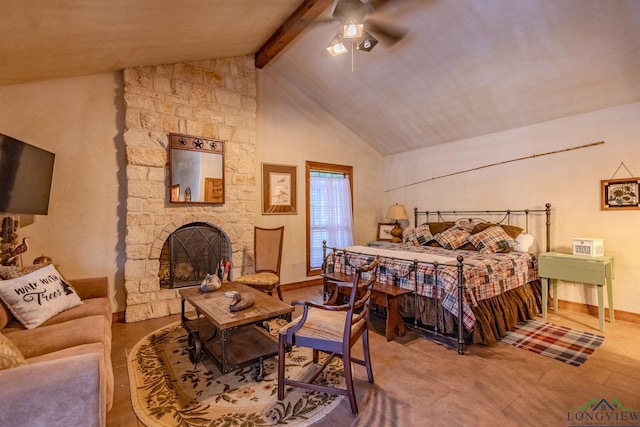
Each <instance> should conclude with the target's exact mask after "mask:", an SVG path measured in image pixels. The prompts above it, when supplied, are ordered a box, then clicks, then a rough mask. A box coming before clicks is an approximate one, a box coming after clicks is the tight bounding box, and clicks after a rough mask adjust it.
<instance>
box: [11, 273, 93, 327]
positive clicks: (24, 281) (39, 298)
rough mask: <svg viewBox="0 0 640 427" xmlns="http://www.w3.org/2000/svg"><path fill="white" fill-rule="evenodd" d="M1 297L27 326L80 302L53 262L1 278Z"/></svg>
mask: <svg viewBox="0 0 640 427" xmlns="http://www.w3.org/2000/svg"><path fill="white" fill-rule="evenodd" d="M0 298H2V301H4V303H5V304H6V305H7V307H8V308H9V310H10V311H11V313H12V314H13V315H14V317H15V318H16V319H18V320H19V321H20V323H22V324H23V325H24V327H25V328H27V329H33V328H36V327H38V326H40V325H41V324H42V323H44V322H46V321H47V320H49V319H50V318H52V317H53V316H55V315H56V314H58V313H61V312H63V311H65V310H67V309H69V308H72V307H75V306H77V305H80V304H82V301H81V300H80V297H79V296H78V294H77V293H76V292H75V290H74V289H73V288H72V287H71V286H70V285H69V284H68V283H67V282H65V281H64V279H63V278H62V275H61V274H60V273H59V272H58V271H57V270H56V268H55V267H54V266H53V265H47V266H46V267H43V268H41V269H39V270H36V271H34V272H33V273H29V274H27V275H25V276H21V277H18V278H16V279H10V280H3V281H1V282H0Z"/></svg>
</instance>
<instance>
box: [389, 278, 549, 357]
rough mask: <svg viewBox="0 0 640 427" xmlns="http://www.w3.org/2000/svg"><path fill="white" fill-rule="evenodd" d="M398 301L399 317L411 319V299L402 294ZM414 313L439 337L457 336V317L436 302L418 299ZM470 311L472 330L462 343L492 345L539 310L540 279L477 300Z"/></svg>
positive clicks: (421, 297)
mask: <svg viewBox="0 0 640 427" xmlns="http://www.w3.org/2000/svg"><path fill="white" fill-rule="evenodd" d="M399 302H400V314H401V315H402V316H403V317H405V318H414V312H415V302H414V296H413V295H411V294H408V295H402V296H400V298H399ZM418 311H419V316H418V320H419V321H420V322H421V323H422V325H425V326H427V327H429V328H430V329H431V328H432V329H436V330H437V331H438V332H439V333H441V334H445V335H450V336H457V335H458V321H457V318H456V317H455V316H454V315H453V314H451V313H450V312H448V311H446V310H445V309H444V308H443V307H442V304H441V303H440V301H438V300H436V299H434V298H428V297H423V296H418ZM472 311H473V314H474V315H475V317H476V323H475V325H474V328H473V331H471V332H467V333H466V336H465V341H467V342H472V343H474V344H487V345H488V344H493V343H495V342H497V341H498V340H499V339H500V338H502V337H504V336H505V335H506V334H507V332H508V331H510V330H513V329H515V328H516V326H517V324H518V322H524V321H526V320H529V319H533V318H534V317H535V316H536V315H537V314H538V313H540V312H541V311H542V288H541V285H540V280H535V281H533V282H529V283H527V284H526V285H524V286H521V287H519V288H515V289H511V290H509V291H507V292H505V293H503V294H501V295H498V296H495V297H492V298H488V299H486V300H482V301H478V306H477V307H472Z"/></svg>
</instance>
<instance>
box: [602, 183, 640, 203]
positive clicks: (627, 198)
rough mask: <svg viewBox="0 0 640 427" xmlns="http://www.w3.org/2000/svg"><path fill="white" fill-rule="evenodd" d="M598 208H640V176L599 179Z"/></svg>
mask: <svg viewBox="0 0 640 427" xmlns="http://www.w3.org/2000/svg"><path fill="white" fill-rule="evenodd" d="M600 187H601V189H600V200H601V205H600V210H634V209H640V197H639V196H638V191H639V189H640V178H623V179H607V180H602V181H600Z"/></svg>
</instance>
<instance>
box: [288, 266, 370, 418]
mask: <svg viewBox="0 0 640 427" xmlns="http://www.w3.org/2000/svg"><path fill="white" fill-rule="evenodd" d="M379 261H380V260H379V257H377V258H375V259H374V260H372V261H371V262H370V263H369V264H367V265H364V266H361V267H360V268H357V269H356V272H355V274H354V275H353V282H338V283H336V285H337V286H336V287H335V291H334V293H333V294H332V296H331V297H330V298H329V300H328V301H327V302H326V303H325V304H316V303H313V302H309V301H293V302H292V303H291V304H293V305H302V306H303V310H304V311H303V313H302V316H300V317H298V318H297V319H295V320H293V321H292V322H290V323H289V324H287V325H285V326H284V327H283V328H282V329H280V331H279V338H278V346H279V350H278V357H279V359H278V399H279V400H282V399H283V398H284V391H285V387H286V386H293V387H303V388H307V389H310V390H314V391H319V392H324V393H331V394H340V395H345V396H347V397H348V398H349V403H350V405H351V411H352V412H353V413H354V414H355V415H357V414H358V405H357V403H356V396H355V390H354V387H353V373H352V367H351V363H352V362H353V363H357V364H359V365H362V366H364V367H365V368H366V371H367V377H368V380H369V382H370V383H373V370H372V368H371V356H370V354H369V328H368V323H369V306H370V301H371V291H372V288H373V284H374V282H375V281H376V277H377V272H378V263H379ZM341 286H346V287H350V288H351V290H350V293H349V301H348V303H343V304H338V303H340V301H339V300H338V298H339V295H340V292H339V291H338V287H341ZM336 304H337V305H336ZM360 337H362V345H363V348H364V359H357V358H355V357H352V355H351V348H352V347H353V345H354V344H355V343H356V342H357V341H358V339H359V338H360ZM294 345H295V346H299V347H307V348H312V349H313V363H314V364H315V365H316V366H317V364H318V361H319V357H318V356H319V354H318V353H319V351H322V352H325V353H329V356H328V357H326V359H325V360H324V362H323V364H322V365H321V366H320V367H319V368H317V369H316V371H315V373H313V375H312V376H311V377H310V378H309V380H308V382H304V381H298V380H292V379H289V378H285V365H284V362H285V352H286V350H287V348H289V347H291V346H294ZM336 356H338V357H341V358H342V361H343V364H344V377H345V382H346V387H347V388H346V389H341V388H334V387H330V386H326V385H321V384H316V383H315V380H316V379H317V378H318V376H319V375H320V373H322V371H323V370H324V369H325V368H326V367H327V366H328V365H329V363H331V360H332V359H333V358H334V357H336Z"/></svg>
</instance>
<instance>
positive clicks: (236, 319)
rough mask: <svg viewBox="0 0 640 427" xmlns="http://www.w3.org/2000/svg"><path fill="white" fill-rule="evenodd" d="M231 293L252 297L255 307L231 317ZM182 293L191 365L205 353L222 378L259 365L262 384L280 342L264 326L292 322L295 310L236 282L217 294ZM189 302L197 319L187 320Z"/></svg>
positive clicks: (185, 290)
mask: <svg viewBox="0 0 640 427" xmlns="http://www.w3.org/2000/svg"><path fill="white" fill-rule="evenodd" d="M229 291H236V292H241V293H245V294H246V293H250V294H252V295H253V296H254V297H255V303H254V304H253V305H252V306H251V307H249V308H247V309H244V310H242V311H238V312H234V313H232V312H230V310H229V303H230V301H231V298H228V297H226V296H225V292H229ZM179 292H180V296H181V297H182V326H183V327H184V329H185V330H186V331H187V333H188V350H189V359H190V360H191V362H192V363H194V364H196V363H198V362H199V361H200V357H201V355H202V351H205V352H206V353H207V354H208V355H209V356H211V358H212V359H213V361H214V362H215V364H216V366H217V367H218V369H220V372H222V373H223V374H226V373H227V372H229V371H231V370H233V369H239V368H243V367H245V366H249V365H251V364H254V363H257V370H256V374H255V379H256V380H257V381H262V379H263V377H264V359H268V358H270V357H273V356H275V355H276V354H278V342H277V339H276V338H275V337H273V336H271V334H269V332H268V331H267V330H266V329H265V328H263V327H262V326H261V324H262V322H264V321H266V320H271V319H275V318H278V317H280V318H284V319H285V320H287V321H291V313H292V312H293V310H294V307H293V306H292V305H290V304H286V303H284V302H282V301H280V300H279V299H278V298H276V297H272V296H269V295H267V294H265V293H262V292H259V291H257V290H255V289H253V288H251V287H249V286H246V285H243V284H241V283H235V282H225V283H223V284H222V287H221V288H220V289H218V290H217V291H214V292H208V293H202V292H200V288H199V287H190V288H183V289H180V291H179ZM186 302H188V303H189V304H191V305H192V306H193V307H194V308H195V310H196V315H195V317H193V318H189V317H188V316H187V314H186V312H185V303H186Z"/></svg>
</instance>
